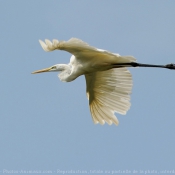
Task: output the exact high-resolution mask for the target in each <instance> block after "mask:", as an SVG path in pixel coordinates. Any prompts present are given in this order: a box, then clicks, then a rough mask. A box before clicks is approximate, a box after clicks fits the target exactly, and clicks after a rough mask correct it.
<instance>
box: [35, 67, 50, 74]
mask: <svg viewBox="0 0 175 175" xmlns="http://www.w3.org/2000/svg"><path fill="white" fill-rule="evenodd" d="M50 70H51V67H49V68H45V69H41V70H36V71H34V72H32V74H37V73H43V72H48V71H50Z"/></svg>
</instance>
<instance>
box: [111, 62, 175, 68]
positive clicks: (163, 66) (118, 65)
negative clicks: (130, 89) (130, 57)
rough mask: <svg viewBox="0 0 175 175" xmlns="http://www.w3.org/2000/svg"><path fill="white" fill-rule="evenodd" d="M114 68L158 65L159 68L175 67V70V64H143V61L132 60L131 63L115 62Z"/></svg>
mask: <svg viewBox="0 0 175 175" xmlns="http://www.w3.org/2000/svg"><path fill="white" fill-rule="evenodd" d="M113 65H114V68H115V67H116V68H117V67H157V68H167V69H174V70H175V64H173V63H171V64H166V65H155V64H142V63H136V62H130V63H118V64H113Z"/></svg>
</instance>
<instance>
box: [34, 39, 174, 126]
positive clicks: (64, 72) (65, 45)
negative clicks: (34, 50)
mask: <svg viewBox="0 0 175 175" xmlns="http://www.w3.org/2000/svg"><path fill="white" fill-rule="evenodd" d="M39 43H40V45H41V47H42V48H43V49H44V51H46V52H49V51H54V50H63V51H67V52H69V53H70V54H72V56H71V58H70V62H69V63H68V64H55V65H53V66H51V67H49V68H45V69H41V70H37V71H34V72H32V74H37V73H43V72H59V74H58V77H59V79H60V80H61V81H62V82H71V81H73V80H75V79H76V78H78V77H79V76H81V75H84V76H85V80H86V95H87V99H88V100H89V108H90V113H91V116H92V120H93V122H94V123H95V124H98V123H99V124H101V125H104V124H105V123H107V124H109V125H111V124H115V125H118V124H119V121H118V119H117V117H116V115H115V113H118V114H122V115H125V114H126V113H127V111H128V110H129V109H130V106H131V103H130V95H131V92H132V86H133V79H132V75H131V73H130V71H129V70H128V67H160V68H168V69H175V65H174V64H172V63H171V64H167V65H150V64H141V63H137V62H136V58H135V57H133V56H130V55H129V56H121V55H119V54H117V53H112V52H109V51H107V50H103V49H98V48H96V47H93V46H90V45H89V44H88V43H86V42H84V41H82V40H80V39H78V38H71V39H69V40H68V41H58V40H57V39H53V40H52V42H51V41H50V40H48V39H45V42H44V41H42V40H39Z"/></svg>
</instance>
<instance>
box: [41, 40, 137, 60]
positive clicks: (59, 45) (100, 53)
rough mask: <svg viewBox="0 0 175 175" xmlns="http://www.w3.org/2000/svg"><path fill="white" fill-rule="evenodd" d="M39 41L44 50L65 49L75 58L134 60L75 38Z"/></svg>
mask: <svg viewBox="0 0 175 175" xmlns="http://www.w3.org/2000/svg"><path fill="white" fill-rule="evenodd" d="M39 42H40V44H41V46H42V48H43V49H44V50H45V51H46V52H48V51H53V50H65V51H67V52H69V53H71V54H73V55H74V56H75V57H76V58H77V59H79V58H81V59H90V58H91V59H93V58H100V62H102V61H104V62H109V63H117V62H121V63H125V62H128V61H129V62H134V61H135V60H136V59H135V58H134V57H132V56H125V57H121V56H120V55H119V54H115V53H111V52H109V51H106V50H102V49H98V48H95V47H92V46H90V45H89V44H87V43H86V42H84V41H82V40H80V39H77V38H71V39H70V40H68V41H58V40H56V39H54V40H53V41H52V42H51V41H49V40H48V39H46V40H45V42H43V41H41V40H39ZM107 60H108V61H107Z"/></svg>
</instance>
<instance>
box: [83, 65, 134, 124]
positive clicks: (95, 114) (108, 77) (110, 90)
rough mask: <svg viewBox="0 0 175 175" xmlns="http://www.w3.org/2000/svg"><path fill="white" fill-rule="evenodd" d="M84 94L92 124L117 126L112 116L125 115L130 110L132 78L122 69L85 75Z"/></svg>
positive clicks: (115, 119)
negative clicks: (86, 98) (87, 100)
mask: <svg viewBox="0 0 175 175" xmlns="http://www.w3.org/2000/svg"><path fill="white" fill-rule="evenodd" d="M85 78H86V93H87V97H88V99H89V107H90V111H91V115H92V119H93V121H94V123H100V124H102V125H103V124H104V123H105V122H106V123H108V124H109V125H111V124H112V123H114V124H116V125H118V123H119V122H118V119H117V118H116V116H115V115H114V113H115V112H117V113H119V114H123V115H124V114H126V112H127V111H128V110H129V108H130V105H131V104H130V93H131V90H132V76H131V74H130V72H129V71H128V70H127V69H126V68H125V67H124V68H116V69H110V70H107V71H99V72H95V73H90V74H86V75H85Z"/></svg>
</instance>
